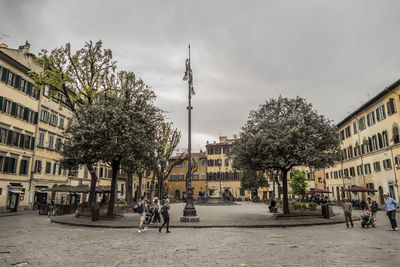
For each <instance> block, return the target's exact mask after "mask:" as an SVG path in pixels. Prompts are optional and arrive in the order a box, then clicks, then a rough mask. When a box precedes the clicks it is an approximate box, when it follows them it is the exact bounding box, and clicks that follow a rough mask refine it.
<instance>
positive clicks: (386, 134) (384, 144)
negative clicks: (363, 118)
mask: <svg viewBox="0 0 400 267" xmlns="http://www.w3.org/2000/svg"><path fill="white" fill-rule="evenodd" d="M378 135H379V134H378ZM382 139H383V146H389V139H388V133H387V131H386V130H384V131H383V132H382Z"/></svg>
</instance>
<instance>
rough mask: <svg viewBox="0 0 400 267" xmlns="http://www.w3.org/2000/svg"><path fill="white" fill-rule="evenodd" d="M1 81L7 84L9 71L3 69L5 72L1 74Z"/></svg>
mask: <svg viewBox="0 0 400 267" xmlns="http://www.w3.org/2000/svg"><path fill="white" fill-rule="evenodd" d="M1 81H3V82H5V83H7V81H8V69H6V68H3V72H2V74H1Z"/></svg>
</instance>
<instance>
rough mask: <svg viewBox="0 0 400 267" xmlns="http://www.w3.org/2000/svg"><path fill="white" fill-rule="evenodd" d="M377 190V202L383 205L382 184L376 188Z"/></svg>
mask: <svg viewBox="0 0 400 267" xmlns="http://www.w3.org/2000/svg"><path fill="white" fill-rule="evenodd" d="M378 191H379V202H380V204H381V205H383V204H384V203H385V201H384V200H383V188H382V186H380V187H379V188H378Z"/></svg>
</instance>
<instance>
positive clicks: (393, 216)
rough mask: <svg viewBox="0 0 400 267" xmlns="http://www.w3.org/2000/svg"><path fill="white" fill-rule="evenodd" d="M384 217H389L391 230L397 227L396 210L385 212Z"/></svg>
mask: <svg viewBox="0 0 400 267" xmlns="http://www.w3.org/2000/svg"><path fill="white" fill-rule="evenodd" d="M386 215H387V216H388V217H389V221H390V224H391V226H392V229H394V228H396V227H397V222H396V210H391V211H388V212H386Z"/></svg>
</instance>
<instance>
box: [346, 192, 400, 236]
mask: <svg viewBox="0 0 400 267" xmlns="http://www.w3.org/2000/svg"><path fill="white" fill-rule="evenodd" d="M383 198H384V200H385V210H386V215H387V216H388V218H389V221H390V226H391V228H390V231H397V230H398V227H397V221H396V209H398V207H399V204H398V203H397V201H396V200H395V199H393V198H391V197H389V195H388V194H383ZM342 208H343V212H344V217H345V220H346V227H347V228H349V226H350V225H351V227H353V226H354V225H353V220H352V217H351V212H352V209H353V205H352V203H351V202H350V201H349V199H348V198H344V199H343V203H342ZM363 210H364V211H366V212H370V213H371V216H372V217H371V219H372V224H373V226H376V213H377V212H378V203H376V201H373V200H372V199H371V198H370V197H368V198H367V202H365V205H363Z"/></svg>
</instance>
